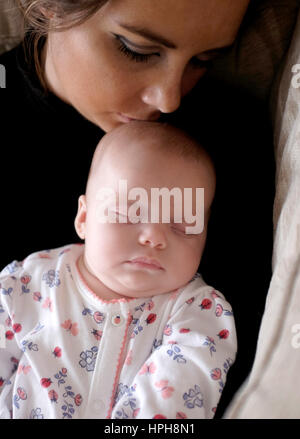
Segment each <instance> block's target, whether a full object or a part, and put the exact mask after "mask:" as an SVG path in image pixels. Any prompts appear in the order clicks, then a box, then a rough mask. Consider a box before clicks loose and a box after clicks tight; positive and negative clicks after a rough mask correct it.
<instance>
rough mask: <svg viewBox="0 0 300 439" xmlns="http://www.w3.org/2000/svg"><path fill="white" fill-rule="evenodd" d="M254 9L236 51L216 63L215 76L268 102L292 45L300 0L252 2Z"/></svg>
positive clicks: (241, 34)
mask: <svg viewBox="0 0 300 439" xmlns="http://www.w3.org/2000/svg"><path fill="white" fill-rule="evenodd" d="M250 6H251V7H250V9H249V11H248V15H247V17H246V19H245V20H244V23H243V26H242V28H241V32H240V34H239V36H238V39H237V41H236V44H235V47H234V49H233V50H232V51H231V52H230V54H229V56H226V58H225V59H220V60H218V61H217V62H215V65H214V69H213V71H212V75H213V76H214V77H216V78H217V79H220V80H222V81H224V82H225V83H229V84H231V85H233V86H235V87H237V88H242V89H246V90H247V91H249V92H250V93H251V94H252V95H254V96H255V97H256V98H258V99H261V100H266V99H268V97H269V92H270V90H271V86H272V82H273V79H274V76H275V74H276V72H277V70H278V68H279V66H280V64H281V62H282V60H283V58H284V56H285V54H286V52H287V50H288V47H289V45H290V40H291V37H292V34H293V30H294V26H295V23H296V19H297V14H298V10H299V7H300V0H251V2H250Z"/></svg>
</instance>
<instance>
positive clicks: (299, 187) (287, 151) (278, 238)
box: [224, 14, 300, 419]
mask: <svg viewBox="0 0 300 439" xmlns="http://www.w3.org/2000/svg"><path fill="white" fill-rule="evenodd" d="M297 64H299V66H298V67H299V73H300V14H299V17H298V23H297V28H296V30H295V34H294V38H293V43H292V46H291V48H290V51H289V54H288V58H287V60H286V63H285V68H284V71H283V75H282V78H281V80H280V83H279V88H278V93H277V107H276V114H275V154H276V163H277V175H276V198H275V204H274V227H275V243H274V253H273V277H272V281H271V285H270V289H269V292H268V296H267V302H266V309H265V313H264V316H263V320H262V325H261V328H260V333H259V339H258V348H257V353H256V358H255V362H254V366H253V369H252V372H251V374H250V377H249V378H248V380H247V383H246V384H245V385H244V387H243V389H241V390H240V392H238V394H237V395H236V397H235V398H234V400H233V402H232V403H231V405H230V407H229V408H228V409H227V412H226V413H225V416H224V417H225V418H229V419H230V418H231V419H232V418H280V419H282V418H300V373H299V364H300V75H299V74H298V79H297V77H296V73H292V68H293V66H296V65H297ZM297 325H299V326H297ZM294 331H295V332H294Z"/></svg>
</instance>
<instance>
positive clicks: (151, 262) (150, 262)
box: [127, 257, 163, 270]
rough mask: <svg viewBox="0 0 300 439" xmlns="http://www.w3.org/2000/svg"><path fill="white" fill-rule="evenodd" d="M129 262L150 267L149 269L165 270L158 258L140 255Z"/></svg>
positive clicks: (142, 266)
mask: <svg viewBox="0 0 300 439" xmlns="http://www.w3.org/2000/svg"><path fill="white" fill-rule="evenodd" d="M127 262H128V263H129V264H131V265H134V266H137V267H141V268H148V269H149V270H163V267H162V266H161V265H160V263H159V262H158V261H157V260H156V259H152V258H146V257H140V258H134V259H131V260H130V261H127Z"/></svg>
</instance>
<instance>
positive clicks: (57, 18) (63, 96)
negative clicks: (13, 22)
mask: <svg viewBox="0 0 300 439" xmlns="http://www.w3.org/2000/svg"><path fill="white" fill-rule="evenodd" d="M21 4H22V5H23V8H24V11H25V17H26V23H27V26H26V29H27V32H26V36H25V45H24V46H25V49H26V50H25V51H24V47H23V45H20V46H18V47H17V48H16V49H14V50H12V51H10V52H8V53H6V54H4V55H2V56H1V57H0V64H3V65H4V66H5V68H6V76H7V89H6V90H4V93H3V96H4V97H3V99H2V98H1V100H2V102H1V150H2V159H1V164H2V166H1V168H2V172H1V176H0V185H1V187H2V188H5V191H3V193H2V204H1V205H2V212H1V213H2V219H1V224H2V239H3V241H4V242H3V244H2V248H3V249H5V251H4V252H3V251H2V252H1V261H0V266H1V267H4V266H5V265H6V264H7V263H9V262H10V261H11V260H13V259H18V260H21V259H22V258H23V257H24V256H25V255H27V254H30V253H32V252H34V251H36V250H40V249H42V248H54V247H55V246H60V245H62V242H64V241H65V243H66V244H67V243H70V242H75V241H76V240H77V239H76V235H75V230H74V232H73V233H72V232H71V229H72V227H70V225H71V224H72V223H73V218H74V216H75V213H76V208H77V201H76V200H77V197H78V195H79V194H80V193H83V192H84V186H83V185H84V181H85V176H86V175H87V172H88V168H89V165H90V160H91V157H92V154H93V150H94V148H95V146H96V145H97V143H98V141H99V138H100V137H101V136H102V135H103V133H104V132H107V131H110V130H111V129H113V128H115V127H116V126H118V125H120V124H123V123H127V122H129V121H130V120H132V119H134V120H136V119H138V120H157V119H158V118H160V119H162V120H169V121H171V122H174V123H176V124H178V125H182V126H183V127H185V128H186V129H189V130H190V131H191V132H192V133H193V134H194V135H196V136H199V137H203V138H204V139H205V140H206V141H207V144H210V143H211V144H212V145H214V149H213V148H212V153H213V154H214V155H215V157H216V161H217V164H218V162H219V163H220V164H221V165H222V167H221V169H222V172H221V173H220V175H221V177H219V178H220V181H221V191H220V192H219V198H218V197H217V198H218V199H219V204H218V202H217V203H216V212H217V215H216V216H215V218H216V219H215V224H216V226H215V227H216V230H215V231H213V232H212V233H211V236H212V238H213V239H212V240H211V241H210V240H208V244H207V247H208V248H209V250H208V253H207V265H205V264H204V271H205V272H204V277H205V276H206V279H207V281H208V282H209V283H210V282H211V283H213V284H214V285H216V287H219V288H220V289H221V291H224V294H225V295H226V297H228V299H229V300H230V301H231V302H232V303H233V305H234V300H233V297H232V296H235V297H237V296H239V293H240V282H242V281H243V282H244V281H245V276H246V274H247V271H248V266H249V261H250V256H249V255H250V253H251V246H252V248H253V247H255V245H256V242H257V241H256V240H257V239H258V235H257V228H258V227H259V228H260V232H261V230H263V231H264V230H265V229H266V230H269V231H270V234H271V233H272V226H271V224H270V223H269V220H270V218H269V216H267V219H266V220H262V218H260V222H259V226H258V225H257V224H255V221H254V222H253V216H251V215H250V216H249V215H248V210H247V209H248V203H249V202H250V201H249V198H248V199H247V196H248V195H249V194H250V193H252V192H251V191H250V189H249V188H250V186H249V187H248V192H247V188H246V189H245V188H244V196H243V198H240V197H239V196H238V193H237V192H236V188H237V187H239V186H241V185H242V184H243V183H244V182H245V181H248V184H249V185H250V183H251V188H253V187H254V188H255V187H256V186H255V185H256V184H257V185H258V182H259V181H260V180H259V175H260V174H259V170H258V169H256V179H255V180H254V181H253V180H252V181H250V179H251V175H252V171H251V173H249V174H247V172H246V171H245V169H243V170H241V169H239V167H237V166H235V165H234V166H233V167H232V168H230V166H232V164H233V159H234V160H235V159H236V154H237V152H239V151H240V148H241V146H240V139H241V137H240V136H241V133H242V132H243V130H244V129H248V128H249V126H248V125H247V123H246V122H247V114H250V113H251V117H252V118H253V117H255V116H254V115H256V114H257V110H255V112H252V110H251V109H249V108H248V110H249V112H248V113H245V111H246V107H245V105H246V104H245V105H244V106H243V107H242V108H240V107H239V106H238V105H239V103H240V102H239V101H238V100H237V99H239V96H237V97H234V95H233V94H232V91H226V90H223V88H222V87H220V85H218V84H214V83H211V82H210V81H209V80H206V79H205V78H203V79H202V80H201V81H200V83H199V86H198V87H195V86H196V84H197V83H198V81H199V80H200V78H202V77H203V75H204V74H205V72H206V70H207V68H208V66H209V64H210V63H211V61H212V60H213V59H214V58H215V57H216V56H218V55H219V54H221V53H222V52H224V51H226V50H227V49H228V48H230V47H231V46H232V45H233V43H234V41H235V38H236V36H237V33H238V30H239V28H240V25H241V22H242V19H243V16H244V14H245V12H246V9H247V7H248V4H249V0H239V1H238V2H237V1H235V0H209V1H207V0H201V1H199V0H189V1H186V0H164V1H161V0H151V1H149V0H108V1H100V0H88V1H86V0H85V1H84V0H78V1H76V2H73V1H71V0H63V1H62V0H35V1H34V0H23V1H22V3H21ZM193 88H195V92H194V93H192V94H190V93H189V92H191V90H192V89H193ZM188 94H189V96H188V97H187V98H186V99H185V101H186V102H185V106H181V101H182V98H183V97H184V96H186V95H188ZM242 99H243V98H242ZM234 102H235V103H234ZM247 105H248V106H249V102H247ZM176 110H177V111H176ZM173 112H175V113H174V117H173V116H172V117H167V116H168V115H169V114H170V115H171V113H173ZM238 118H240V119H238ZM232 120H234V121H235V126H234V127H233V125H231V126H232V127H233V128H234V130H232V131H233V132H230V134H229V135H228V134H227V133H226V132H227V131H228V126H230V125H229V124H230V123H231V124H232ZM255 120H256V119H255ZM255 120H254V122H253V123H254V124H255ZM201 122H202V125H201V126H199V124H201ZM236 126H237V127H236ZM255 126H258V125H255ZM216 128H217V129H216ZM255 140H256V143H255V145H254V142H253V137H251V132H249V133H247V138H246V139H244V138H243V144H244V145H243V146H244V147H245V148H247V142H248V146H249V147H251V148H252V150H253V151H254V152H255V148H257V149H258V148H259V146H260V145H262V144H263V143H264V140H265V138H264V137H263V135H262V134H261V135H260V139H257V138H255ZM239 159H241V157H239ZM259 162H260V164H261V166H263V163H264V160H263V159H262V157H260V160H259ZM244 164H245V163H244ZM247 166H248V168H247ZM250 168H251V158H249V159H248V160H247V163H246V169H248V170H249V169H250ZM261 169H262V168H261ZM233 170H234V175H233V173H232V171H233ZM248 175H249V176H250V177H249V179H248ZM264 177H265V175H264ZM222 178H224V180H223V182H225V184H224V185H223V191H224V192H223V193H222ZM226 184H227V185H228V186H226ZM226 187H227V189H233V192H232V191H231V192H230V196H228V193H227V194H226V192H225V188H226ZM257 194H259V195H257ZM257 194H256V202H257V204H258V205H259V200H260V198H259V197H260V196H261V199H263V198H264V192H263V190H261V188H260V191H257ZM228 202H229V206H228ZM270 204H271V203H270ZM237 206H238V215H235V214H234V212H235V209H236V210H237ZM218 209H219V210H218ZM224 211H225V212H226V211H230V212H231V215H224ZM268 212H269V211H268ZM217 220H218V221H217ZM247 221H248V222H247ZM212 223H213V221H212ZM250 223H251V226H250ZM211 227H214V226H211ZM251 228H252V230H251ZM245 230H246V238H245V239H244V240H243V242H242V243H241V242H240V243H239V244H237V243H236V240H234V239H233V233H239V231H242V232H245ZM253 236H255V238H256V240H253ZM247 238H248V239H247ZM244 246H245V247H246V248H247V250H248V251H247V252H245V253H246V255H245V254H243V255H242V256H240V254H241V253H242V251H244V248H245V247H244ZM249 246H250V251H249ZM229 249H230V251H229ZM256 250H257V247H256ZM233 254H235V255H237V258H235V257H234V258H233V259H232V257H229V255H233ZM261 254H264V257H263V258H261V260H259V255H257V256H256V269H257V270H261V274H258V276H260V277H261V278H263V277H265V278H266V279H263V280H265V282H266V283H267V281H268V275H266V267H267V268H269V266H268V264H269V260H270V254H269V253H268V254H267V257H266V253H264V252H261ZM232 260H233V261H234V262H233V263H232ZM211 261H214V263H213V264H211V266H214V272H213V273H212V272H210V270H209V267H210V262H211ZM266 261H267V262H266ZM216 263H217V266H219V271H218V270H215V268H216ZM257 265H258V268H257ZM232 266H233V268H234V274H233V272H232V271H231V268H232ZM237 273H238V274H237ZM233 276H234V278H235V279H237V282H236V285H237V286H233ZM261 289H262V290H263V292H264V293H266V291H265V289H264V285H262V287H261ZM252 291H253V283H251V281H249V280H248V279H247V286H245V287H243V295H244V294H245V296H246V297H247V296H248V295H247V292H248V293H249V294H251V292H252ZM235 293H236V294H235ZM258 295H259V291H258ZM260 296H261V297H262V298H264V296H263V295H260ZM260 300H262V299H261V298H260ZM236 303H237V306H243V302H242V303H241V302H238V301H237V302H236ZM233 308H235V307H234V306H233ZM243 321H245V320H243ZM254 326H255V325H254ZM257 328H258V325H256V326H255V327H253V324H252V331H253V333H254V337H253V339H252V343H253V346H255V341H256V335H255V331H257ZM242 329H245V330H246V329H248V328H247V327H244V328H242ZM237 330H238V334H239V322H238V319H237ZM253 340H254V342H253ZM243 343H245V341H243ZM246 343H247V341H246ZM249 343H250V342H249ZM247 349H248V352H249V349H250V351H251V347H250V348H249V345H248V346H247ZM249 358H250V359H249V362H250V363H249V362H248V363H247V361H248V360H247V361H246V366H247V367H249V364H251V355H250V356H249ZM237 364H238V362H237ZM247 367H246V368H245V367H244V369H243V372H241V373H240V374H239V376H238V379H237V383H238V384H239V383H240V382H241V381H242V379H243V378H244V377H245V374H246V373H247V370H246V369H247ZM237 383H236V384H235V386H232V387H231V394H232V392H233V391H234V389H235V388H236V387H237V385H238V384H237ZM228 387H229V386H228Z"/></svg>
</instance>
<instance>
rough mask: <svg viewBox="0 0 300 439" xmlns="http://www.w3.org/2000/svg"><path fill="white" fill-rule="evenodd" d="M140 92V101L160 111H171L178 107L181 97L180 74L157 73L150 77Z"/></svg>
mask: <svg viewBox="0 0 300 439" xmlns="http://www.w3.org/2000/svg"><path fill="white" fill-rule="evenodd" d="M149 82H150V84H148V85H146V87H145V88H144V90H143V92H142V101H143V102H144V103H145V104H147V105H148V106H149V107H152V108H153V109H155V110H159V111H160V112H161V113H172V112H173V111H175V110H177V109H178V108H179V107H180V102H181V97H182V75H180V74H174V73H173V74H172V75H167V74H162V72H160V75H159V74H157V76H156V77H155V76H154V77H151V78H150V81H149Z"/></svg>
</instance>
